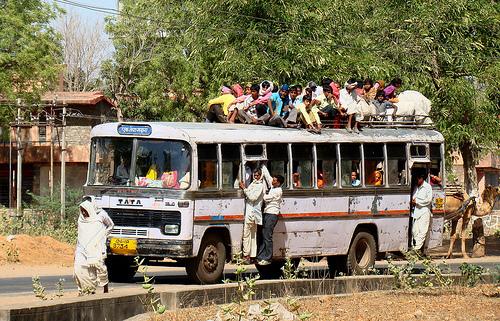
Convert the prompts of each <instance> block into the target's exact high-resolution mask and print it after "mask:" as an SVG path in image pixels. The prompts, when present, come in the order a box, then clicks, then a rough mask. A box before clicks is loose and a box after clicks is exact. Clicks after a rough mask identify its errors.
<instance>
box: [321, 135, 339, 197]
mask: <svg viewBox="0 0 500 321" xmlns="http://www.w3.org/2000/svg"><path fill="white" fill-rule="evenodd" d="M316 154H317V156H318V166H317V168H318V169H317V171H318V176H317V177H318V188H332V187H334V186H337V151H336V148H335V144H316Z"/></svg>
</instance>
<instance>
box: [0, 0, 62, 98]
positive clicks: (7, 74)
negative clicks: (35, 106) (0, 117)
mask: <svg viewBox="0 0 500 321" xmlns="http://www.w3.org/2000/svg"><path fill="white" fill-rule="evenodd" d="M57 14H58V10H57V9H56V8H55V7H54V6H52V5H50V4H48V3H47V2H45V1H42V0H3V1H0V30H1V32H0V95H1V96H3V97H4V98H7V99H15V98H25V99H36V98H39V96H40V93H41V92H43V90H46V89H47V88H48V87H50V86H51V85H52V84H53V82H54V81H55V80H56V77H57V71H58V69H59V68H60V65H59V64H60V63H61V46H60V44H59V37H58V35H57V33H56V31H55V30H54V29H53V28H52V26H51V25H50V22H51V21H52V20H53V19H55V18H56V16H57Z"/></svg>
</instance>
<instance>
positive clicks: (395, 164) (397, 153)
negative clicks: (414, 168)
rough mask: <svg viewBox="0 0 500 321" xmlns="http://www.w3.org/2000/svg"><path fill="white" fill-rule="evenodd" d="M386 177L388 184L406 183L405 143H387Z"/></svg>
mask: <svg viewBox="0 0 500 321" xmlns="http://www.w3.org/2000/svg"><path fill="white" fill-rule="evenodd" d="M387 170H388V173H387V177H388V180H389V185H390V186H394V185H407V179H406V173H407V171H406V144H387Z"/></svg>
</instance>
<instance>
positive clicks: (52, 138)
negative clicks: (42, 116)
mask: <svg viewBox="0 0 500 321" xmlns="http://www.w3.org/2000/svg"><path fill="white" fill-rule="evenodd" d="M56 101H57V97H56V98H55V99H54V100H52V105H51V106H50V118H49V125H50V172H49V190H50V200H53V199H54V142H55V137H56V135H55V130H54V129H55V127H54V119H55V117H54V106H55V105H56Z"/></svg>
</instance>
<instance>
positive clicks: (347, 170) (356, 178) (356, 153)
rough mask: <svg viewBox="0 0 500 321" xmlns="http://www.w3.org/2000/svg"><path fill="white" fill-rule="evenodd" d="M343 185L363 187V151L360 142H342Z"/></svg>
mask: <svg viewBox="0 0 500 321" xmlns="http://www.w3.org/2000/svg"><path fill="white" fill-rule="evenodd" d="M340 159H341V168H340V169H341V176H342V186H344V187H361V186H362V185H361V151H360V144H341V145H340Z"/></svg>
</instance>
